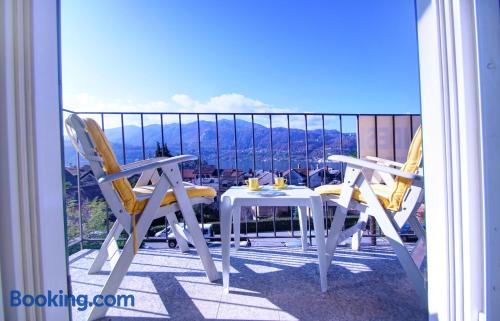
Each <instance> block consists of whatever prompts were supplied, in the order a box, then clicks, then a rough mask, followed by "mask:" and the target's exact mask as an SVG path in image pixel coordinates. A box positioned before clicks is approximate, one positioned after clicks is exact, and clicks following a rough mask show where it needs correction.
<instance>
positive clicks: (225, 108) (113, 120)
mask: <svg viewBox="0 0 500 321" xmlns="http://www.w3.org/2000/svg"><path fill="white" fill-rule="evenodd" d="M64 98H65V100H64V106H65V108H67V109H69V110H73V111H76V112H124V113H127V112H158V113H160V112H180V113H182V112H195V113H203V112H208V113H212V112H213V113H230V114H233V113H256V114H266V113H285V114H286V113H294V112H297V110H296V109H293V108H282V107H276V106H273V105H270V104H266V103H264V102H262V101H260V100H257V99H253V98H249V97H246V96H244V95H241V94H238V93H228V94H222V95H220V96H214V97H211V98H210V99H208V100H207V101H206V102H200V101H198V100H196V99H194V98H192V97H191V96H189V95H186V94H175V95H173V96H172V97H171V98H170V100H168V101H167V100H157V101H149V102H137V101H135V100H134V99H131V98H128V99H111V100H106V99H101V98H99V97H96V96H92V95H90V94H88V93H80V94H77V95H74V96H69V97H64ZM221 118H225V117H224V116H221ZM169 119H170V120H169ZM174 119H176V117H170V118H169V117H165V118H164V121H165V122H169V121H174ZM245 119H246V118H245ZM248 120H249V119H248ZM98 121H100V119H98ZM255 121H256V123H260V124H262V125H264V126H268V125H269V123H268V118H267V117H265V116H257V117H255ZM125 123H126V125H140V117H139V116H135V117H134V116H127V117H126V119H125ZM144 123H145V124H151V123H159V116H158V115H152V116H148V115H145V116H144ZM120 125H121V121H120V117H119V116H106V117H105V127H107V128H112V127H118V126H120ZM308 125H309V129H315V128H318V127H319V126H320V124H319V118H318V117H314V116H310V117H309V121H308ZM286 126H287V122H286V117H285V116H275V117H273V127H286ZM290 126H291V127H295V128H303V127H304V118H303V117H302V116H290Z"/></svg>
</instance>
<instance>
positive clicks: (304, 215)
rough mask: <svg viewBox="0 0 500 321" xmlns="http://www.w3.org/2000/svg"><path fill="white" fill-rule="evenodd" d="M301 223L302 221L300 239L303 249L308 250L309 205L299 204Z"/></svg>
mask: <svg viewBox="0 0 500 321" xmlns="http://www.w3.org/2000/svg"><path fill="white" fill-rule="evenodd" d="M298 210H299V223H300V239H301V241H302V250H303V251H306V250H307V249H308V248H309V243H308V242H307V207H305V206H299V207H298Z"/></svg>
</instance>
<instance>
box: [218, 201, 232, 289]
mask: <svg viewBox="0 0 500 321" xmlns="http://www.w3.org/2000/svg"><path fill="white" fill-rule="evenodd" d="M220 234H221V235H220V236H221V243H222V244H221V247H222V285H223V287H224V293H229V272H230V268H231V265H230V256H231V253H230V247H231V200H230V199H229V198H228V197H225V198H224V199H222V200H221V208H220Z"/></svg>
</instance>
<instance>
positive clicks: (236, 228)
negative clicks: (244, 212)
mask: <svg viewBox="0 0 500 321" xmlns="http://www.w3.org/2000/svg"><path fill="white" fill-rule="evenodd" d="M231 216H232V217H233V233H234V249H235V250H236V251H238V250H239V249H240V229H241V224H240V223H241V206H233V210H232V214H231Z"/></svg>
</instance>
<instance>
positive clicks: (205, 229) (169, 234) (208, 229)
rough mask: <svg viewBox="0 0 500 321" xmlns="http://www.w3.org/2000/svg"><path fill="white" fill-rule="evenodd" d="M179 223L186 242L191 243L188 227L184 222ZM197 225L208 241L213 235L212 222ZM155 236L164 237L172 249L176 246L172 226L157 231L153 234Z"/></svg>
mask: <svg viewBox="0 0 500 321" xmlns="http://www.w3.org/2000/svg"><path fill="white" fill-rule="evenodd" d="M179 225H180V226H181V228H182V229H184V233H186V237H187V240H188V244H189V245H192V242H191V235H190V234H189V229H188V227H187V226H185V225H184V223H180V224H179ZM199 226H200V229H201V231H202V233H203V237H204V238H205V240H207V243H208V242H209V241H210V240H211V238H212V237H214V229H213V227H212V224H203V226H202V225H201V224H200V225H199ZM155 237H158V238H166V239H167V244H168V247H169V248H172V249H173V248H175V247H176V246H177V240H176V239H175V235H174V232H173V231H172V228H171V227H170V226H169V227H167V228H164V229H163V230H161V231H159V232H157V233H156V234H155Z"/></svg>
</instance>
